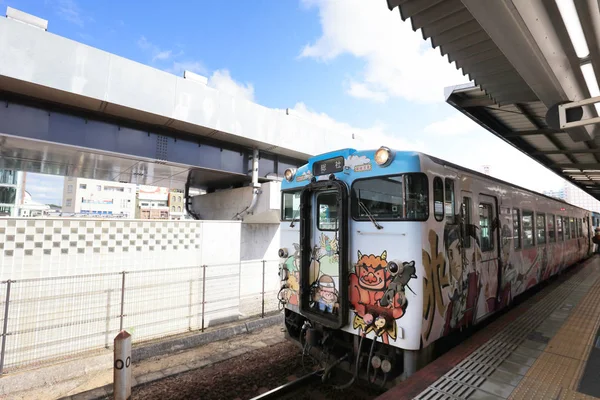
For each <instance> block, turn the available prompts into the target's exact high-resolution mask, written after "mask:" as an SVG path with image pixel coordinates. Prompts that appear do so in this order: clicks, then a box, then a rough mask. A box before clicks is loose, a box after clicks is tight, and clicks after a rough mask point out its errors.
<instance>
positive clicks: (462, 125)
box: [423, 112, 481, 136]
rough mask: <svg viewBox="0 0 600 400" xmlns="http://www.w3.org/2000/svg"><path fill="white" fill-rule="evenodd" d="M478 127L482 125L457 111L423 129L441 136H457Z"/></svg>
mask: <svg viewBox="0 0 600 400" xmlns="http://www.w3.org/2000/svg"><path fill="white" fill-rule="evenodd" d="M477 129H481V127H480V126H479V125H477V124H476V123H475V122H473V121H472V120H471V119H469V117H467V116H465V115H463V114H461V113H459V112H456V113H454V114H453V115H451V116H449V117H447V118H445V119H443V120H441V121H435V122H432V123H430V124H429V125H427V126H426V127H425V129H424V130H423V131H424V132H425V133H432V134H435V135H439V136H457V135H464V134H466V133H469V132H473V131H475V130H477Z"/></svg>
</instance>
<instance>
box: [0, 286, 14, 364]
mask: <svg viewBox="0 0 600 400" xmlns="http://www.w3.org/2000/svg"><path fill="white" fill-rule="evenodd" d="M11 283H12V281H11V280H10V279H9V280H8V281H6V303H5V304H4V323H3V326H2V350H1V351H0V375H2V372H3V371H4V351H5V349H6V334H7V331H8V304H9V301H10V285H11Z"/></svg>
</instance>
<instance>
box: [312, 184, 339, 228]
mask: <svg viewBox="0 0 600 400" xmlns="http://www.w3.org/2000/svg"><path fill="white" fill-rule="evenodd" d="M337 198H338V195H337V193H336V192H325V193H319V194H318V195H317V212H318V213H319V217H318V224H317V227H318V228H319V230H321V231H332V230H336V229H337V227H338V215H337V214H338V199H337Z"/></svg>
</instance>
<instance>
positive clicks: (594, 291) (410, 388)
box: [379, 256, 600, 400]
mask: <svg viewBox="0 0 600 400" xmlns="http://www.w3.org/2000/svg"><path fill="white" fill-rule="evenodd" d="M599 327H600V257H598V256H596V257H594V258H592V259H589V260H587V261H586V262H584V263H583V264H582V265H579V266H576V267H574V268H572V269H570V270H569V271H567V272H565V273H563V275H562V276H560V277H559V278H558V279H557V280H556V281H554V282H552V283H551V284H550V285H548V286H547V287H545V288H544V289H542V290H540V291H539V292H538V293H536V294H535V295H534V296H532V297H531V298H529V299H527V300H526V301H524V302H523V303H521V304H519V305H518V306H516V307H515V308H514V309H512V310H510V311H509V312H507V313H505V314H504V315H502V316H500V317H499V318H498V319H497V320H495V321H494V322H492V323H490V324H489V325H488V326H487V327H485V328H484V329H482V330H481V331H479V332H477V333H475V334H474V335H473V336H471V337H470V338H469V339H467V340H465V341H464V342H463V343H461V344H460V345H459V346H457V347H455V348H453V349H452V350H450V351H449V352H447V353H446V354H444V355H443V356H441V357H440V358H438V359H437V360H435V361H434V362H433V363H431V364H429V365H428V366H426V367H425V368H423V369H421V370H419V371H417V373H416V374H415V375H413V376H412V377H411V378H409V379H408V380H406V381H405V382H403V383H401V384H399V385H398V386H396V387H395V388H393V389H390V390H389V391H387V392H386V393H385V394H383V395H382V396H380V397H379V399H381V400H391V399H409V398H416V399H427V400H433V399H469V400H480V399H490V400H501V399H595V398H600V332H598V328H599Z"/></svg>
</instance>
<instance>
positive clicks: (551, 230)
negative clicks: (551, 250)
mask: <svg viewBox="0 0 600 400" xmlns="http://www.w3.org/2000/svg"><path fill="white" fill-rule="evenodd" d="M548 241H549V242H556V232H555V231H554V215H552V214H549V215H548Z"/></svg>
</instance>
